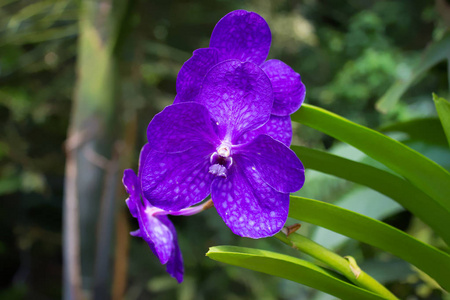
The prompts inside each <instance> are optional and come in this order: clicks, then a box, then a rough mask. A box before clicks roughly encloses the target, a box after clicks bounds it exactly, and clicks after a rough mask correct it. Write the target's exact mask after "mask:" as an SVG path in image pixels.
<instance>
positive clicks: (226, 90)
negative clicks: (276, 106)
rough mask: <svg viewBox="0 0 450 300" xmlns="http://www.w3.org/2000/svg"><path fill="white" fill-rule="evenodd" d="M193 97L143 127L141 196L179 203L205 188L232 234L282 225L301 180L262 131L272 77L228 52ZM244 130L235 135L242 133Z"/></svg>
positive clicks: (293, 162)
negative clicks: (145, 148) (147, 148)
mask: <svg viewBox="0 0 450 300" xmlns="http://www.w3.org/2000/svg"><path fill="white" fill-rule="evenodd" d="M192 97H195V98H194V99H195V102H183V103H179V104H174V105H171V106H168V107H166V108H165V109H164V110H163V111H162V112H161V113H159V114H157V115H156V116H155V117H154V118H153V120H152V121H151V122H150V124H149V126H148V129H147V138H148V143H149V145H150V147H151V149H152V152H151V153H150V154H149V155H148V156H147V159H146V160H145V162H144V164H143V166H142V167H143V170H142V175H141V186H142V190H143V194H144V196H145V198H146V199H149V201H150V202H151V203H152V204H153V205H154V206H157V207H160V208H162V209H165V210H179V209H182V208H184V207H188V206H190V205H192V204H195V203H198V202H200V201H201V200H203V199H204V198H206V197H207V196H208V195H209V194H211V197H212V201H213V202H214V205H215V207H216V209H217V212H218V213H219V215H220V216H221V217H222V219H223V220H224V221H225V223H226V224H227V225H228V227H230V228H231V230H232V231H233V232H234V233H235V234H238V235H241V236H244V237H251V238H262V237H267V236H272V235H273V234H275V233H277V232H278V231H279V230H280V229H281V228H282V227H283V225H284V223H285V221H286V219H287V215H288V210H289V193H291V192H295V191H297V190H299V189H300V188H301V187H302V185H303V183H304V180H305V178H304V168H303V165H302V163H301V162H300V160H299V159H298V158H297V157H296V155H295V154H294V153H293V152H292V150H290V149H289V148H288V147H287V146H285V145H284V144H283V143H281V142H279V141H277V140H275V139H273V138H272V137H270V136H268V135H266V134H255V132H257V131H258V130H259V129H260V128H261V127H262V126H264V125H265V124H266V123H267V122H268V120H269V118H270V115H271V111H272V106H273V92H272V84H271V82H270V80H269V78H268V76H267V75H266V73H265V72H264V71H262V70H261V68H260V67H258V66H257V65H255V64H254V63H252V62H242V61H240V60H226V61H223V62H220V63H218V64H216V65H215V66H214V67H212V68H211V69H210V70H209V72H208V73H207V74H206V75H205V78H204V79H203V83H202V88H201V90H200V92H199V93H198V94H197V95H194V96H192ZM244 135H247V136H248V137H249V138H248V139H247V140H245V143H241V141H242V140H243V138H242V137H243V136H244Z"/></svg>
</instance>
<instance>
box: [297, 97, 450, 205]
mask: <svg viewBox="0 0 450 300" xmlns="http://www.w3.org/2000/svg"><path fill="white" fill-rule="evenodd" d="M292 120H294V121H297V122H300V123H302V124H305V125H307V126H310V127H312V128H315V129H317V130H320V131H322V132H324V133H326V134H328V135H330V136H332V137H335V138H337V139H339V140H341V141H343V142H346V143H348V144H350V145H352V146H354V147H356V148H358V149H359V150H361V151H362V152H364V153H366V154H367V155H368V156H370V157H372V158H373V159H376V160H378V161H379V162H381V163H383V164H384V165H386V166H387V167H389V168H391V169H392V170H394V171H395V172H397V173H399V174H400V175H402V176H403V177H405V178H406V179H407V180H409V181H410V182H411V183H413V184H414V185H415V186H417V187H418V188H420V189H421V190H422V191H424V192H425V193H427V194H428V195H429V196H431V197H432V198H433V199H434V200H436V201H437V202H438V203H439V204H440V205H441V206H442V207H444V208H445V209H446V210H447V213H450V174H449V173H448V172H447V171H446V170H445V169H444V168H442V167H441V166H439V165H438V164H436V163H435V162H433V161H432V160H430V159H428V158H426V157H425V156H423V155H421V154H420V153H418V152H417V151H414V150H412V149H411V148H408V147H407V146H405V145H404V144H402V143H400V142H398V141H396V140H394V139H391V138H389V137H388V136H385V135H383V134H381V133H379V132H377V131H375V130H372V129H370V128H367V127H364V126H361V125H358V124H356V123H353V122H351V121H349V120H347V119H345V118H342V117H340V116H338V115H336V114H333V113H331V112H329V111H326V110H324V109H322V108H319V107H315V106H312V105H308V104H303V106H302V108H301V109H299V110H298V111H297V112H296V113H294V114H293V115H292Z"/></svg>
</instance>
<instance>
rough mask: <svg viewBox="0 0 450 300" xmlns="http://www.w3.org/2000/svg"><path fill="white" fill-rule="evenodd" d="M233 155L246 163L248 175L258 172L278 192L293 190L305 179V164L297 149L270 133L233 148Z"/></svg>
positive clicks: (298, 187)
mask: <svg viewBox="0 0 450 300" xmlns="http://www.w3.org/2000/svg"><path fill="white" fill-rule="evenodd" d="M233 152H234V155H233V159H234V160H235V161H238V160H239V161H242V162H245V163H246V166H251V167H250V168H246V169H245V170H244V173H245V175H246V176H247V177H250V176H255V175H254V174H252V173H257V174H258V175H257V176H258V177H260V178H261V179H262V180H263V181H264V182H266V183H267V184H268V185H270V186H271V187H272V188H274V189H275V190H276V191H278V192H283V193H293V192H295V191H298V190H299V189H300V188H301V187H302V186H303V183H304V182H305V170H304V167H303V164H302V163H301V161H300V160H299V159H298V157H297V156H296V155H295V153H294V152H293V151H292V150H291V149H289V148H288V147H286V146H285V145H283V144H282V143H280V142H279V141H276V140H274V139H273V138H271V137H270V136H268V135H265V134H262V135H259V136H257V137H256V138H255V139H254V140H252V141H251V142H250V143H247V144H243V145H241V146H238V147H235V148H233Z"/></svg>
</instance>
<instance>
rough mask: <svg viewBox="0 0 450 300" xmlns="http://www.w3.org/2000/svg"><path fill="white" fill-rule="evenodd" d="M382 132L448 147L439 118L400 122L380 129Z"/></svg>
mask: <svg viewBox="0 0 450 300" xmlns="http://www.w3.org/2000/svg"><path fill="white" fill-rule="evenodd" d="M379 131H381V132H403V133H406V134H407V135H408V140H419V141H424V142H426V143H429V144H434V145H440V146H447V139H446V137H445V133H444V130H443V129H442V125H441V122H440V121H439V119H438V118H420V119H414V120H410V121H406V122H398V123H394V124H390V125H388V126H383V127H381V128H379Z"/></svg>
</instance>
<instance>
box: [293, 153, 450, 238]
mask: <svg viewBox="0 0 450 300" xmlns="http://www.w3.org/2000/svg"><path fill="white" fill-rule="evenodd" d="M291 148H292V150H293V151H294V152H295V153H296V154H297V156H298V157H299V158H300V159H301V160H302V162H303V164H304V165H305V167H306V168H307V169H313V170H317V171H320V172H323V173H327V174H330V175H334V176H337V177H340V178H344V179H346V180H349V181H352V182H356V183H359V184H362V185H365V186H367V187H370V188H371V189H373V190H376V191H377V192H380V193H382V194H384V195H386V196H388V197H390V198H391V199H393V200H394V201H396V202H398V203H399V204H400V205H402V206H403V207H404V208H406V209H407V210H409V211H410V212H412V213H413V214H414V215H415V216H417V217H418V218H420V219H421V220H422V221H423V222H425V223H426V224H428V225H429V226H430V227H431V228H433V229H434V230H435V231H436V232H437V233H438V234H439V235H440V236H441V237H442V238H443V239H444V240H445V241H446V242H447V244H448V245H450V231H449V230H448V228H450V213H449V212H448V211H447V210H446V209H445V208H444V207H442V206H441V205H440V204H439V203H437V202H435V201H433V199H431V198H430V197H429V196H428V195H427V194H425V193H424V192H422V191H421V190H420V189H418V188H417V187H415V186H414V185H412V184H411V183H409V182H408V181H406V180H404V179H403V178H401V177H398V176H396V175H394V174H391V173H389V172H387V171H383V170H380V169H378V168H375V167H372V166H369V165H366V164H362V163H359V162H355V161H352V160H349V159H346V158H342V157H339V156H337V155H333V154H329V153H327V152H324V151H320V150H315V149H310V148H306V147H301V146H292V147H291Z"/></svg>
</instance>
